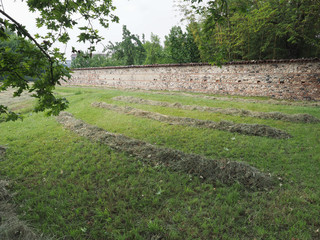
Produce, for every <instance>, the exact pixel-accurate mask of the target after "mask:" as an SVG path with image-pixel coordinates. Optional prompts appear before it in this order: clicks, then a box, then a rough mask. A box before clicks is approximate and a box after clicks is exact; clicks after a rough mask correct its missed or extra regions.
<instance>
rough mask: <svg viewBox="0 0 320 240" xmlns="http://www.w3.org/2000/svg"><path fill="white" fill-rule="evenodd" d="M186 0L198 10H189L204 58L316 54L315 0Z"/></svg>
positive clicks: (319, 15)
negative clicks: (203, 2)
mask: <svg viewBox="0 0 320 240" xmlns="http://www.w3.org/2000/svg"><path fill="white" fill-rule="evenodd" d="M185 1H187V2H191V4H192V6H193V8H194V9H195V11H196V13H197V14H199V15H200V16H201V20H200V21H197V20H195V18H194V13H193V14H191V13H190V12H189V13H188V14H189V21H190V22H192V25H191V26H192V32H193V34H195V35H196V38H195V39H196V43H197V45H198V47H199V49H200V53H201V58H202V60H203V61H209V62H213V63H221V62H224V61H231V60H242V59H244V60H250V59H281V58H288V59H290V58H302V57H319V54H320V20H319V19H320V4H319V2H318V1H315V0H307V1H289V0H283V1H278V0H272V1H264V0H259V1H242V0H241V1H235V0H217V1H209V2H208V4H207V5H205V7H203V5H202V6H199V5H197V4H198V3H201V2H202V1H201V0H197V1H195V0H185ZM185 12H187V11H185Z"/></svg>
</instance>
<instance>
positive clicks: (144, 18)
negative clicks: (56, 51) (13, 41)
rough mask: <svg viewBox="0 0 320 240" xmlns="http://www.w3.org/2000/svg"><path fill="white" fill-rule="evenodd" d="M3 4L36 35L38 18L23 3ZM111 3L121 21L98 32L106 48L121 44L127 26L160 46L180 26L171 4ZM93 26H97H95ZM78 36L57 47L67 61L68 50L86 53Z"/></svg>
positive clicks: (154, 0)
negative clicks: (152, 36)
mask: <svg viewBox="0 0 320 240" xmlns="http://www.w3.org/2000/svg"><path fill="white" fill-rule="evenodd" d="M2 1H3V5H4V9H5V11H6V12H7V13H8V14H9V15H10V16H12V17H13V18H15V19H16V20H18V21H19V22H20V23H22V24H23V25H25V26H26V27H27V29H28V30H29V31H30V33H32V34H35V33H37V32H39V30H38V29H37V28H36V26H35V17H36V16H37V15H36V14H35V13H31V12H29V11H28V8H27V5H26V3H25V2H21V0H15V1H13V0H2ZM113 2H114V5H115V6H116V7H117V10H116V11H115V15H117V16H118V17H119V18H120V22H119V23H118V24H117V23H111V25H110V28H109V29H108V30H105V29H103V28H98V29H99V31H100V32H101V34H102V35H103V37H104V38H105V40H104V41H103V43H104V44H108V42H109V41H111V42H116V41H121V38H122V25H127V28H128V29H129V31H130V32H131V33H134V34H138V35H139V36H142V34H143V33H144V34H145V35H146V40H148V39H150V34H151V32H153V33H154V34H157V35H158V36H160V38H161V41H162V42H163V41H164V36H165V35H168V33H169V31H170V28H171V27H172V26H174V25H180V26H182V24H181V22H180V18H181V17H180V16H179V14H180V13H179V12H178V11H177V8H175V7H174V0H114V1H113ZM95 26H98V24H96V25H95ZM40 33H41V32H40ZM42 33H43V32H42ZM77 34H78V32H77V31H76V30H73V32H72V33H71V38H72V40H71V41H70V42H69V43H68V46H67V48H66V49H65V47H63V48H62V46H61V45H59V46H58V47H60V48H61V49H62V51H65V52H66V56H67V59H70V55H71V46H75V47H76V48H77V49H82V50H85V49H86V47H87V46H88V45H87V46H85V45H83V44H79V43H77V42H76V36H77ZM102 49H103V46H102V45H99V46H97V50H98V51H100V52H101V51H102Z"/></svg>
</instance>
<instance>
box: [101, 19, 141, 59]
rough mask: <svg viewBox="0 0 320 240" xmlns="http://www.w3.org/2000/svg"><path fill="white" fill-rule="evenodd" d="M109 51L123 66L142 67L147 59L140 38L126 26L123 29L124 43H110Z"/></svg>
mask: <svg viewBox="0 0 320 240" xmlns="http://www.w3.org/2000/svg"><path fill="white" fill-rule="evenodd" d="M107 49H108V50H109V51H110V53H111V56H112V58H113V59H114V60H116V61H118V62H120V63H122V64H121V65H141V64H143V62H144V61H145V58H146V56H145V49H144V47H143V44H142V42H141V41H140V39H139V36H138V35H134V34H132V33H131V32H130V31H129V30H128V29H127V26H125V25H124V26H123V28H122V42H116V43H115V44H113V43H110V44H109V46H108V47H107Z"/></svg>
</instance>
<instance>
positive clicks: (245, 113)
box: [113, 96, 320, 123]
mask: <svg viewBox="0 0 320 240" xmlns="http://www.w3.org/2000/svg"><path fill="white" fill-rule="evenodd" d="M113 100H116V101H123V102H129V103H138V104H146V105H153V106H162V107H171V108H180V109H184V110H198V111H204V112H215V113H222V114H227V115H234V116H241V117H254V118H262V119H274V120H281V121H287V122H302V123H318V122H320V119H318V118H316V117H314V116H312V115H310V114H286V113H281V112H254V111H250V110H243V109H238V108H215V107H203V106H196V105H182V104H181V103H169V102H160V101H154V100H146V99H142V98H136V97H129V96H118V97H114V98H113Z"/></svg>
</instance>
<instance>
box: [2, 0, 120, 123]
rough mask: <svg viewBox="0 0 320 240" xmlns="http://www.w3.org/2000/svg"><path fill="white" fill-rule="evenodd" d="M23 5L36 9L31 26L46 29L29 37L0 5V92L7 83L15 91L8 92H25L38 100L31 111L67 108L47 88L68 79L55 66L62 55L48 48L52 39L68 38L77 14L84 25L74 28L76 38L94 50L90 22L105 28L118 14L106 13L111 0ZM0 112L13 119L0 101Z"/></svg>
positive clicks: (95, 35)
mask: <svg viewBox="0 0 320 240" xmlns="http://www.w3.org/2000/svg"><path fill="white" fill-rule="evenodd" d="M26 3H27V5H28V8H29V10H30V11H32V12H35V11H38V12H39V13H40V17H39V18H37V19H36V21H37V26H38V27H46V28H47V29H48V33H47V34H46V35H45V36H40V35H38V34H37V35H36V36H31V35H30V33H29V32H28V31H27V29H26V28H25V27H24V26H23V25H22V24H20V23H18V22H17V21H16V20H15V19H14V18H12V17H11V16H9V15H8V14H7V13H6V12H5V11H4V7H3V6H2V5H0V41H1V42H2V43H3V44H1V46H0V79H2V80H1V86H0V91H5V90H7V89H8V88H10V87H12V88H14V89H15V92H14V96H20V94H21V93H22V92H23V91H29V92H31V93H33V94H32V96H33V97H35V98H37V99H38V104H37V106H36V107H35V109H34V111H36V112H39V111H46V113H47V114H48V115H51V114H53V115H57V114H58V113H59V112H60V111H61V110H63V109H65V108H66V107H67V104H68V102H67V100H66V99H64V98H57V97H56V96H54V94H53V90H54V88H55V85H56V84H60V81H62V80H65V79H66V78H70V69H69V68H67V67H66V66H64V65H63V64H61V63H62V62H64V61H65V57H64V54H63V53H61V52H60V51H59V49H56V48H53V45H54V43H55V42H61V43H67V42H68V41H69V40H70V36H69V33H68V29H72V28H74V27H76V26H78V21H79V20H77V19H76V18H79V16H81V18H82V19H83V20H85V22H86V23H85V24H84V25H83V26H78V28H79V30H80V34H79V36H78V41H79V42H87V41H88V42H89V43H90V44H91V46H90V47H89V52H90V53H91V52H93V51H94V50H95V48H94V44H97V43H98V42H100V41H101V40H102V39H103V38H102V37H101V36H100V35H99V33H98V30H96V29H95V28H94V26H93V20H97V21H98V22H99V24H100V25H102V26H103V27H106V28H107V27H108V26H109V22H118V17H116V16H114V15H112V14H111V11H113V10H114V9H115V7H114V6H113V5H112V0H99V1H95V0H86V1H84V0H76V1H69V0H66V1H59V0H51V1H34V0H27V1H26ZM1 8H2V10H1ZM9 32H11V33H9ZM12 33H14V34H15V36H13V35H12ZM13 38H16V42H17V46H16V48H15V49H13V48H12V47H10V44H9V43H10V42H11V41H12V40H13ZM40 41H41V42H40ZM73 51H76V50H75V49H73ZM30 77H31V78H33V79H34V80H35V81H34V84H33V85H32V86H30V85H29V84H28V78H30ZM0 115H2V117H3V118H4V119H5V120H6V121H8V120H16V119H18V118H19V116H18V115H17V114H15V113H12V112H10V111H9V109H8V108H7V107H6V106H3V105H0Z"/></svg>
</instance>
